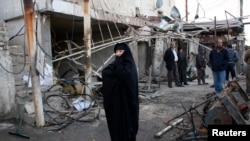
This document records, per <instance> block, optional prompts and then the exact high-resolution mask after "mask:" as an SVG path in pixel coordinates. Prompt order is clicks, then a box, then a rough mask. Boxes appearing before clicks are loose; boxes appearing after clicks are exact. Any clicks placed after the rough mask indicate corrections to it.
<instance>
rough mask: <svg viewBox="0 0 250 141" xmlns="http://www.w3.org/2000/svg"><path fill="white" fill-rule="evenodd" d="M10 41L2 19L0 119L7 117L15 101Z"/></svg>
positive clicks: (0, 29) (0, 28)
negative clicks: (8, 43)
mask: <svg viewBox="0 0 250 141" xmlns="http://www.w3.org/2000/svg"><path fill="white" fill-rule="evenodd" d="M7 41H8V37H7V32H6V26H5V23H4V22H3V21H0V65H1V67H0V82H1V83H2V84H1V85H0V119H5V118H6V114H8V113H10V111H11V110H12V108H13V107H14V103H15V82H14V75H13V68H12V59H11V57H10V53H9V50H8V46H7V44H6V42H7Z"/></svg>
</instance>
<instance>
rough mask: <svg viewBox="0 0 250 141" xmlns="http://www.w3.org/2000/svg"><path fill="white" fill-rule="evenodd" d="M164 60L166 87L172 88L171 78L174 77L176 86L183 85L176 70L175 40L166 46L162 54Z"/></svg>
mask: <svg viewBox="0 0 250 141" xmlns="http://www.w3.org/2000/svg"><path fill="white" fill-rule="evenodd" d="M164 61H165V62H166V68H167V71H168V73H167V76H168V87H169V88H172V80H173V79H174V81H175V85H176V86H177V87H183V85H182V84H181V83H180V79H179V72H178V63H177V62H178V55H177V52H176V49H175V42H174V41H172V42H171V43H170V48H168V49H167V50H166V52H165V54H164Z"/></svg>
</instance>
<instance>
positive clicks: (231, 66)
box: [226, 44, 239, 81]
mask: <svg viewBox="0 0 250 141" xmlns="http://www.w3.org/2000/svg"><path fill="white" fill-rule="evenodd" d="M227 51H228V59H229V61H228V64H227V69H226V80H227V81H228V80H229V73H230V74H231V77H232V79H234V77H235V76H236V72H235V63H236V62H237V61H238V59H239V55H238V52H237V51H236V50H234V49H233V47H232V45H231V44H228V45H227Z"/></svg>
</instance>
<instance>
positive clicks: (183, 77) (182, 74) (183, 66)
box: [178, 47, 188, 85]
mask: <svg viewBox="0 0 250 141" xmlns="http://www.w3.org/2000/svg"><path fill="white" fill-rule="evenodd" d="M178 50H179V51H178V72H179V78H180V83H181V84H184V85H188V83H187V63H188V61H187V55H186V53H184V52H183V48H182V47H180V48H179V49H178Z"/></svg>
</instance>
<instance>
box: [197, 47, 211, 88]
mask: <svg viewBox="0 0 250 141" xmlns="http://www.w3.org/2000/svg"><path fill="white" fill-rule="evenodd" d="M198 52H199V53H198V54H197V55H196V69H197V80H198V85H201V82H202V84H203V85H206V84H208V83H206V82H205V77H206V65H207V62H206V58H205V49H204V48H202V47H199V50H198Z"/></svg>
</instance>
